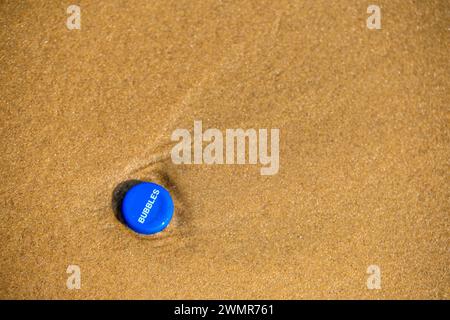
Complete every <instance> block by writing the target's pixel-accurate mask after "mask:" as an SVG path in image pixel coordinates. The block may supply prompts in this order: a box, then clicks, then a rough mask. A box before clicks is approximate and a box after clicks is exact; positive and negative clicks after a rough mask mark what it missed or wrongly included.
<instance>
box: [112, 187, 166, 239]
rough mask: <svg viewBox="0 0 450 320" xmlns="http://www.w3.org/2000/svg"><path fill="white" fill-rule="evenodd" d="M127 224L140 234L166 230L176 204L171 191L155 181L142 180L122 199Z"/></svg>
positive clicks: (123, 213) (124, 218) (123, 215)
mask: <svg viewBox="0 0 450 320" xmlns="http://www.w3.org/2000/svg"><path fill="white" fill-rule="evenodd" d="M121 209H122V217H123V220H124V222H125V224H126V225H127V226H128V227H129V228H130V229H132V230H133V231H135V232H137V233H140V234H147V235H148V234H154V233H157V232H160V231H162V230H164V229H165V228H166V227H167V226H168V225H169V222H170V220H171V219H172V216H173V211H174V205H173V200H172V197H171V196H170V193H169V191H167V190H166V189H164V188H163V187H162V186H160V185H158V184H156V183H153V182H141V183H138V184H136V185H135V186H133V187H132V188H131V189H130V190H128V192H127V193H126V194H125V197H124V198H123V201H122V208H121Z"/></svg>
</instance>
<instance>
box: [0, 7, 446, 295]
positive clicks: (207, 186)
mask: <svg viewBox="0 0 450 320" xmlns="http://www.w3.org/2000/svg"><path fill="white" fill-rule="evenodd" d="M376 3H377V4H379V5H380V6H381V7H382V30H372V31H371V30H368V29H367V28H366V25H365V24H366V18H367V16H368V14H367V13H366V9H367V6H368V5H369V3H367V2H365V1H350V0H345V1H333V2H330V1H312V0H311V1H283V0H282V1H247V0H245V1H209V0H205V1H191V0H189V1H188V0H182V1H180V0H177V1H133V2H131V3H130V2H128V1H79V2H78V4H79V5H80V6H81V9H82V29H81V30H73V31H69V30H68V29H67V28H66V26H65V20H66V17H67V14H66V7H67V6H68V5H69V4H71V3H68V2H65V1H2V2H1V4H0V40H1V41H0V84H1V95H0V112H1V114H0V116H1V133H0V135H1V141H2V147H1V176H0V177H1V181H2V182H1V184H0V199H1V205H2V209H1V214H2V219H1V222H0V229H1V230H0V241H1V243H2V246H1V248H0V257H1V259H0V270H1V276H0V298H64V299H72V298H83V299H86V298H87V299H91V298H138V299H167V298H204V299H207V298H235V299H239V298H242V299H246V298H260V299H261V298H272V299H279V298H286V299H299V298H368V299H381V298H432V299H448V298H449V292H450V290H449V289H450V278H449V262H450V261H449V210H450V206H449V198H450V197H449V196H450V195H449V190H450V188H449V159H450V157H449V156H450V154H449V142H450V131H449V120H450V119H449V118H450V113H449V111H450V110H449V98H450V95H449V74H450V73H449V71H450V68H449V59H448V57H449V35H450V31H449V27H450V21H449V18H450V2H449V1H446V0H442V1H437V0H436V1H431V0H430V1H411V0H408V1H406V0H405V1H376ZM194 120H202V121H203V127H204V128H213V127H216V128H219V129H223V130H224V129H226V128H244V129H245V128H280V132H281V140H280V163H281V167H280V172H279V173H278V174H277V175H274V176H261V175H260V174H259V165H258V166H252V165H244V166H226V165H222V166H207V165H190V166H187V165H186V166H176V165H174V164H172V162H171V160H170V157H169V156H168V152H169V151H170V148H171V144H170V134H171V133H172V131H173V130H174V129H175V128H187V129H191V128H192V126H193V121H194ZM128 179H144V180H145V179H147V180H150V179H151V180H155V181H157V182H160V183H163V184H164V185H165V186H166V187H168V188H169V189H170V190H171V192H172V193H173V194H174V197H175V201H176V212H175V220H174V222H173V224H172V225H171V226H170V228H169V230H167V231H166V232H165V233H163V234H161V235H159V236H156V237H147V238H146V237H140V236H137V235H135V234H133V233H132V232H131V231H129V230H127V229H126V228H125V227H124V226H123V225H122V224H121V223H120V222H118V221H117V219H116V218H115V216H114V213H113V210H112V206H111V198H112V193H113V190H114V188H115V187H116V186H117V185H118V184H120V183H122V182H123V181H126V180H128ZM70 264H76V265H79V266H80V267H81V272H82V288H81V290H68V289H67V288H66V279H67V276H68V275H67V274H66V268H67V266H68V265H70ZM371 264H376V265H379V266H380V267H381V271H382V289H381V290H368V289H367V288H366V279H367V275H366V269H367V267H368V266H369V265H371Z"/></svg>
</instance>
